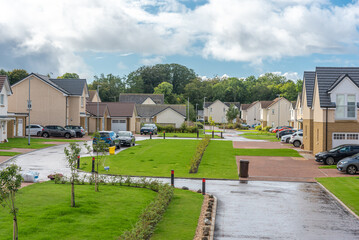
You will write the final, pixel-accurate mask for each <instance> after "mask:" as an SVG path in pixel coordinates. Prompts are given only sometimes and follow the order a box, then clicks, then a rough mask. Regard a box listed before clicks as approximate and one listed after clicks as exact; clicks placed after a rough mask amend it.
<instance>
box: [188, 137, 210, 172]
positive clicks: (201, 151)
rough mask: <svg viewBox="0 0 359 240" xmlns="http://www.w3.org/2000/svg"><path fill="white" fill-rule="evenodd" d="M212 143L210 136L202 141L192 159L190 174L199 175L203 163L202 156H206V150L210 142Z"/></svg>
mask: <svg viewBox="0 0 359 240" xmlns="http://www.w3.org/2000/svg"><path fill="white" fill-rule="evenodd" d="M210 141H211V137H210V136H205V137H204V138H202V140H201V141H200V142H199V144H198V145H197V149H196V152H195V154H194V156H193V157H192V159H191V167H190V169H189V173H197V172H198V167H199V164H200V163H201V160H202V156H203V154H204V151H205V150H206V148H207V146H208V144H209V142H210Z"/></svg>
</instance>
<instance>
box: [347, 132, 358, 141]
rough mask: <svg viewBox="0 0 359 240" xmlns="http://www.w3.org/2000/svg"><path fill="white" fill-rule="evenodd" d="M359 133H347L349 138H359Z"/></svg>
mask: <svg viewBox="0 0 359 240" xmlns="http://www.w3.org/2000/svg"><path fill="white" fill-rule="evenodd" d="M358 135H359V134H356V133H348V134H347V139H348V140H358Z"/></svg>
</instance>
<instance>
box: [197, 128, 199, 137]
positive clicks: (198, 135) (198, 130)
mask: <svg viewBox="0 0 359 240" xmlns="http://www.w3.org/2000/svg"><path fill="white" fill-rule="evenodd" d="M197 138H199V130H198V129H197Z"/></svg>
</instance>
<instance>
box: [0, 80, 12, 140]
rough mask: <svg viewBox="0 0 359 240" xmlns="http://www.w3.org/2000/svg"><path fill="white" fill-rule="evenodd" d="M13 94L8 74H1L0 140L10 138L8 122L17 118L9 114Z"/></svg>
mask: <svg viewBox="0 0 359 240" xmlns="http://www.w3.org/2000/svg"><path fill="white" fill-rule="evenodd" d="M11 95H12V90H11V86H10V83H9V80H8V78H7V76H4V75H0V142H5V141H7V139H8V124H9V123H13V121H14V120H15V118H12V117H11V116H9V114H8V103H9V96H11Z"/></svg>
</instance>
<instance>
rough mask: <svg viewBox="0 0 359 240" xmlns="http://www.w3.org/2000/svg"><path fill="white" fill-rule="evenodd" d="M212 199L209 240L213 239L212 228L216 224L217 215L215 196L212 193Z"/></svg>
mask: <svg viewBox="0 0 359 240" xmlns="http://www.w3.org/2000/svg"><path fill="white" fill-rule="evenodd" d="M212 196H213V199H214V203H213V208H212V221H211V227H210V229H211V230H210V231H209V240H213V237H214V228H215V224H216V216H217V197H216V196H214V195H212Z"/></svg>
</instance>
